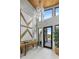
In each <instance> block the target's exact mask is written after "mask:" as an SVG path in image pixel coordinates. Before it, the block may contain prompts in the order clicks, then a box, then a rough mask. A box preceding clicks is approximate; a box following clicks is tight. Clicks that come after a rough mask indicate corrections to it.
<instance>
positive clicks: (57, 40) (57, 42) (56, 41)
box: [54, 29, 59, 48]
mask: <svg viewBox="0 0 79 59" xmlns="http://www.w3.org/2000/svg"><path fill="white" fill-rule="evenodd" d="M54 36H55V40H54V41H55V46H56V47H57V48H59V29H56V30H55V35H54Z"/></svg>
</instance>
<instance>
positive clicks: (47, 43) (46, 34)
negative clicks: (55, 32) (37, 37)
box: [43, 26, 52, 48]
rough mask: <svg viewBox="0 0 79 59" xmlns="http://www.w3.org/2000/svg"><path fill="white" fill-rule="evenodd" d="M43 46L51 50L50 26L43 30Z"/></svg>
mask: <svg viewBox="0 0 79 59" xmlns="http://www.w3.org/2000/svg"><path fill="white" fill-rule="evenodd" d="M43 46H44V47H47V48H52V26H48V27H44V28H43Z"/></svg>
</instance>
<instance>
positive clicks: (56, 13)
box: [55, 7, 59, 16]
mask: <svg viewBox="0 0 79 59" xmlns="http://www.w3.org/2000/svg"><path fill="white" fill-rule="evenodd" d="M55 15H56V16H58V15H59V7H56V8H55Z"/></svg>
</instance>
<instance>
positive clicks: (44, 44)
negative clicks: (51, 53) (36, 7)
mask: <svg viewBox="0 0 79 59" xmlns="http://www.w3.org/2000/svg"><path fill="white" fill-rule="evenodd" d="M45 28H51V47H48V46H45V40H44V39H45V35H44V29H45ZM52 36H53V26H46V27H43V47H45V48H50V49H52V47H53V38H52Z"/></svg>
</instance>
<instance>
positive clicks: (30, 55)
mask: <svg viewBox="0 0 79 59" xmlns="http://www.w3.org/2000/svg"><path fill="white" fill-rule="evenodd" d="M20 59H59V56H57V55H56V54H55V53H54V52H53V51H52V50H51V49H48V48H41V47H38V48H33V49H31V50H29V51H28V52H27V54H26V56H22V57H20Z"/></svg>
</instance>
